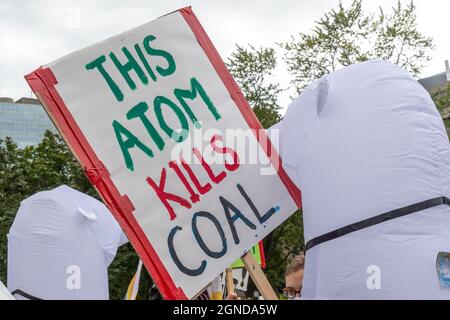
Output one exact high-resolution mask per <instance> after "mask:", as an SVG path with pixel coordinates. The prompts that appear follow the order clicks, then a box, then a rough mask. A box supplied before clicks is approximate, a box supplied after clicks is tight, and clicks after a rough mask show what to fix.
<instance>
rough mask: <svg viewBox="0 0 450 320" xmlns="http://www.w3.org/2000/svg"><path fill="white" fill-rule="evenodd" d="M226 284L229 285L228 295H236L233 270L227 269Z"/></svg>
mask: <svg viewBox="0 0 450 320" xmlns="http://www.w3.org/2000/svg"><path fill="white" fill-rule="evenodd" d="M225 283H226V285H227V295H229V294H230V293H234V282H233V269H231V268H226V269H225Z"/></svg>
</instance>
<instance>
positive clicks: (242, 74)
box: [227, 45, 304, 292]
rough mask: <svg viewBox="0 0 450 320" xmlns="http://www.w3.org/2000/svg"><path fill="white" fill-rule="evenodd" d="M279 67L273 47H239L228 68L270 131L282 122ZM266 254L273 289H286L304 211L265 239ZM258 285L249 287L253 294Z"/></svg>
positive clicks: (299, 242)
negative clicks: (275, 78)
mask: <svg viewBox="0 0 450 320" xmlns="http://www.w3.org/2000/svg"><path fill="white" fill-rule="evenodd" d="M276 64H277V59H276V54H275V50H274V49H273V48H259V49H255V47H253V46H249V48H244V47H242V46H239V45H237V46H236V51H235V52H233V53H232V54H231V57H230V58H229V59H228V63H227V66H228V69H229V70H230V73H231V74H232V75H233V77H234V79H235V80H236V82H237V83H238V85H239V86H240V88H241V90H242V92H243V94H244V96H245V98H246V99H247V101H248V103H249V105H250V106H251V107H252V108H253V111H254V112H255V114H256V116H257V117H258V119H259V121H260V122H261V125H262V126H263V127H264V128H269V127H271V126H273V125H274V124H275V123H277V122H279V121H280V120H281V114H280V107H279V105H278V103H277V99H278V94H279V93H280V92H281V91H282V89H280V86H279V84H278V83H275V82H274V81H273V79H271V78H272V76H273V72H274V70H275V67H276ZM263 242H264V249H265V254H266V262H267V264H266V265H267V268H266V275H267V278H268V279H269V281H270V282H271V284H272V286H274V287H276V288H282V287H283V285H284V271H285V270H286V264H287V263H288V261H289V259H290V258H292V257H293V256H294V255H296V254H298V253H299V252H300V250H301V249H302V248H303V243H304V241H303V227H302V217H301V211H299V212H296V213H295V214H294V215H293V216H292V217H290V218H289V219H288V220H287V221H285V222H284V223H283V224H282V225H281V226H279V227H278V228H277V229H275V230H274V231H273V232H272V233H270V234H269V235H268V236H267V237H266V238H264V240H263ZM253 289H254V286H253V284H252V282H250V285H249V290H248V291H249V292H252V290H253Z"/></svg>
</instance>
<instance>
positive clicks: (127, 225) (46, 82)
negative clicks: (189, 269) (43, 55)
mask: <svg viewBox="0 0 450 320" xmlns="http://www.w3.org/2000/svg"><path fill="white" fill-rule="evenodd" d="M178 11H179V12H180V13H181V15H182V16H183V18H184V19H185V20H186V22H187V24H188V25H189V27H190V28H191V30H192V32H193V33H194V35H195V37H196V38H197V41H198V42H199V44H200V46H201V47H202V49H203V50H204V52H205V53H206V55H207V57H208V59H209V60H210V62H211V64H212V65H213V67H214V69H215V70H216V72H217V74H218V75H219V77H220V78H221V80H222V82H223V83H224V85H225V87H226V88H227V90H228V92H229V93H230V95H231V98H232V99H233V101H234V102H235V103H236V105H237V106H238V108H239V111H240V112H241V113H242V115H243V117H244V118H245V120H246V122H247V124H248V126H249V127H250V128H251V129H252V130H253V132H254V134H255V135H256V138H257V140H258V142H260V136H261V135H265V132H264V130H261V129H262V127H261V124H260V123H259V121H258V119H257V118H256V116H255V115H254V113H253V111H252V110H251V108H250V106H249V105H248V103H247V101H246V100H245V98H244V96H243V95H242V93H241V91H240V90H239V87H238V86H237V84H236V82H235V81H234V79H233V78H232V77H231V75H230V74H229V72H228V70H227V68H226V67H225V64H224V63H223V61H222V60H221V58H220V56H219V54H218V52H217V51H216V49H215V48H214V46H213V44H212V42H211V40H210V39H209V37H208V36H207V34H206V32H205V31H204V29H203V27H202V26H201V25H200V22H199V21H198V19H197V17H196V16H195V14H194V12H193V11H192V9H191V7H186V8H182V9H180V10H178ZM25 79H26V81H27V82H28V84H29V85H30V87H31V89H32V90H33V91H34V92H35V94H36V96H37V97H38V98H39V99H40V101H41V102H42V103H43V105H44V108H45V110H46V111H47V113H48V114H49V116H50V118H51V119H52V121H53V123H54V124H55V126H56V127H57V128H58V131H59V132H60V133H61V135H62V136H63V138H64V140H65V141H66V142H67V144H68V146H69V148H70V149H71V151H72V152H73V154H74V155H75V157H76V158H77V160H78V161H79V162H80V163H81V165H82V166H83V169H84V171H85V174H86V176H87V177H88V179H89V181H90V183H91V184H92V185H93V186H94V188H95V189H96V190H97V191H98V193H99V194H100V195H101V197H102V199H103V201H104V202H105V204H106V205H107V206H108V208H109V209H110V210H111V212H112V214H113V215H114V217H115V218H116V220H117V221H118V223H119V225H120V226H121V228H122V229H123V230H124V232H125V234H126V235H127V237H128V239H129V240H130V241H131V243H132V244H133V246H134V247H135V249H136V251H137V252H138V253H139V256H140V258H141V259H142V262H143V263H144V265H145V267H146V268H147V270H148V271H149V272H150V274H151V276H152V278H153V280H154V281H155V283H156V285H157V287H158V289H159V291H160V292H161V294H162V296H163V298H164V299H171V300H172V299H176V300H182V299H184V300H185V299H187V297H186V295H185V294H184V292H183V290H182V289H181V288H177V287H176V285H175V283H174V282H173V280H172V278H171V277H170V275H169V273H168V271H167V269H166V268H165V267H164V265H163V264H162V262H161V260H160V258H159V256H158V255H157V253H156V251H155V250H154V248H153V246H152V245H151V243H150V242H149V241H148V239H147V237H146V236H145V234H144V232H143V230H142V229H141V227H140V226H139V224H138V222H137V221H136V219H135V218H134V216H133V211H134V207H133V205H132V203H131V202H130V200H129V199H128V197H127V196H126V195H121V194H120V193H119V191H118V190H117V188H116V186H115V185H114V183H113V182H112V180H111V178H110V174H109V172H108V170H107V169H106V168H105V166H104V165H103V163H102V162H101V161H100V159H99V158H98V157H97V155H96V154H95V152H94V150H93V149H92V147H91V145H90V144H89V142H88V141H87V139H86V137H85V136H84V134H83V133H82V131H81V130H80V128H79V127H78V125H77V123H76V122H75V120H74V118H73V117H72V115H71V113H70V112H69V109H68V108H67V106H66V104H65V103H64V101H63V99H62V98H61V96H60V95H59V93H58V91H57V90H56V88H55V85H56V84H57V79H56V77H55V76H54V74H53V72H52V71H51V69H50V68H47V67H45V68H43V67H41V68H39V69H37V70H35V71H34V72H32V73H30V74H28V75H26V76H25ZM264 138H265V141H267V144H261V146H262V147H263V150H264V152H265V153H266V154H267V156H268V157H269V159H270V160H271V162H272V163H273V160H276V161H278V163H279V168H278V174H279V176H280V179H281V180H282V182H283V183H284V185H285V186H286V188H287V190H288V192H289V193H290V195H291V196H292V198H293V199H294V201H295V203H296V205H297V206H298V207H299V208H301V194H300V190H299V189H298V188H297V187H296V186H295V185H294V183H293V182H292V181H291V180H290V178H289V177H288V175H287V174H286V172H285V171H284V169H283V168H282V166H281V160H280V158H279V156H278V153H277V152H276V150H275V149H273V148H272V146H271V143H270V140H269V139H267V137H266V136H264Z"/></svg>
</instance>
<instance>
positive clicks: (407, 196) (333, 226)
mask: <svg viewBox="0 0 450 320" xmlns="http://www.w3.org/2000/svg"><path fill="white" fill-rule="evenodd" d="M280 137H281V141H280V148H281V150H280V153H281V157H282V159H283V162H284V166H285V169H286V170H287V172H288V173H289V174H290V176H291V177H292V179H293V180H294V182H295V183H296V184H297V186H298V187H299V188H300V189H301V190H302V199H303V214H304V228H305V241H306V243H307V251H306V267H305V278H304V282H303V290H302V296H303V298H306V299H397V298H400V299H450V288H441V287H440V284H439V281H438V277H437V272H436V257H437V255H438V253H439V252H441V251H443V252H449V251H450V205H449V204H450V203H449V200H448V198H450V144H449V140H448V136H447V134H446V131H445V128H444V124H443V121H442V119H441V117H440V115H439V112H438V111H437V109H436V107H435V105H434V104H433V101H432V100H431V98H430V96H429V94H428V93H427V92H426V91H425V89H423V88H422V86H421V85H420V84H419V83H418V82H417V81H415V80H414V79H413V78H412V77H411V76H410V75H409V74H408V73H407V72H405V71H403V70H402V69H400V68H398V67H397V66H394V65H392V64H391V63H388V62H384V61H370V62H365V63H361V64H356V65H352V66H349V67H346V68H344V69H342V70H340V71H337V72H334V73H331V74H328V75H326V76H324V77H322V78H321V79H319V80H317V81H316V82H314V83H312V84H311V85H310V86H309V87H307V88H306V89H305V90H304V91H303V92H302V93H301V94H300V96H299V97H298V98H297V99H296V100H295V101H294V102H293V103H292V104H291V105H290V106H289V109H288V111H287V113H286V116H285V118H284V120H283V122H282V123H281V134H280ZM449 277H450V275H449Z"/></svg>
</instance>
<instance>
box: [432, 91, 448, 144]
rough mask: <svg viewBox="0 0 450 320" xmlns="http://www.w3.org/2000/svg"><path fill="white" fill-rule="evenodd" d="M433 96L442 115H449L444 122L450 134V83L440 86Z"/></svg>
mask: <svg viewBox="0 0 450 320" xmlns="http://www.w3.org/2000/svg"><path fill="white" fill-rule="evenodd" d="M431 98H432V99H433V101H434V103H435V104H436V107H437V108H438V110H439V112H440V113H441V114H442V115H444V114H445V115H447V117H446V118H445V119H444V124H445V127H446V128H447V132H448V133H449V136H450V117H448V115H450V83H447V85H446V86H444V87H443V88H439V89H437V90H436V91H435V92H433V93H432V94H431Z"/></svg>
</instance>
